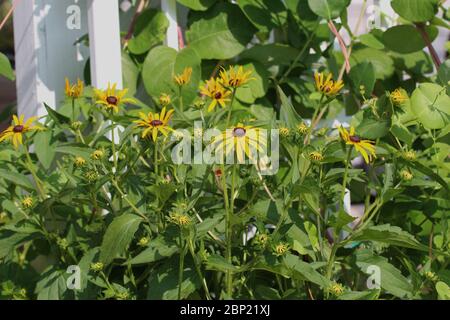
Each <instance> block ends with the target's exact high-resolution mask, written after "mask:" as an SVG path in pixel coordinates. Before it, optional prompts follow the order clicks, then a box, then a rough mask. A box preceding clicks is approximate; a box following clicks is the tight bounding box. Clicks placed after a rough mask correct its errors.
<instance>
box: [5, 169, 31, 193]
mask: <svg viewBox="0 0 450 320" xmlns="http://www.w3.org/2000/svg"><path fill="white" fill-rule="evenodd" d="M0 176H1V177H2V178H3V179H5V180H7V181H9V182H11V183H13V184H16V185H18V186H21V187H23V188H25V189H31V190H32V189H34V186H33V184H32V183H31V181H30V179H28V178H27V177H26V176H24V175H23V174H21V173H18V172H11V171H10V170H6V169H1V168H0Z"/></svg>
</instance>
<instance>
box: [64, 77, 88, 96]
mask: <svg viewBox="0 0 450 320" xmlns="http://www.w3.org/2000/svg"><path fill="white" fill-rule="evenodd" d="M83 89H84V84H83V81H81V80H80V79H78V80H77V83H74V84H72V83H70V82H69V79H68V78H66V87H65V90H64V91H65V94H66V97H67V98H71V99H78V98H79V97H81V96H82V95H83Z"/></svg>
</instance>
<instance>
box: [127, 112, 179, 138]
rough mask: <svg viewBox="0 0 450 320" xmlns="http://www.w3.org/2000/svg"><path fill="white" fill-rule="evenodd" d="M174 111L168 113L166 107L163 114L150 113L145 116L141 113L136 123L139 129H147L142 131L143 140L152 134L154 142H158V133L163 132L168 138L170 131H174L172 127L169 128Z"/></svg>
mask: <svg viewBox="0 0 450 320" xmlns="http://www.w3.org/2000/svg"><path fill="white" fill-rule="evenodd" d="M173 112H174V110H173V109H172V110H169V111H167V112H166V107H164V108H162V110H161V113H155V114H154V113H152V112H149V113H148V115H145V114H144V113H142V112H139V117H140V119H139V120H136V121H134V122H135V123H137V126H138V127H141V128H145V129H144V130H143V131H142V135H141V137H142V138H145V137H147V136H148V135H150V134H151V136H152V139H153V141H155V142H156V138H157V137H158V132H161V133H162V134H163V135H164V136H165V137H167V134H168V131H173V129H172V128H171V127H169V126H168V123H169V121H170V118H172V114H173Z"/></svg>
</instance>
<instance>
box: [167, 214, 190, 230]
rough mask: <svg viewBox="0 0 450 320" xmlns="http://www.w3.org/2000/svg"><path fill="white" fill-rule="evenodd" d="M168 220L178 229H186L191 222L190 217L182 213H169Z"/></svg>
mask: <svg viewBox="0 0 450 320" xmlns="http://www.w3.org/2000/svg"><path fill="white" fill-rule="evenodd" d="M169 220H170V222H172V223H174V224H176V225H178V226H180V227H187V226H188V225H190V224H191V222H192V220H191V217H189V216H188V215H187V214H182V213H171V214H170V216H169Z"/></svg>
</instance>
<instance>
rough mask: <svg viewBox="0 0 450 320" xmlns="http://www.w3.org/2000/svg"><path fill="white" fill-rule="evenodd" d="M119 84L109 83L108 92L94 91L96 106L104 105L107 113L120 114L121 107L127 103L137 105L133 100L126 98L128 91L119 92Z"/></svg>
mask: <svg viewBox="0 0 450 320" xmlns="http://www.w3.org/2000/svg"><path fill="white" fill-rule="evenodd" d="M116 87H117V84H115V83H114V84H113V85H112V86H111V84H110V83H108V88H107V89H106V90H99V89H94V93H95V96H96V101H95V103H96V104H100V105H102V106H103V107H104V108H105V109H106V110H107V111H112V112H119V107H120V106H122V105H123V104H126V103H136V101H135V100H134V99H132V98H125V95H126V94H127V92H128V89H123V90H117V89H116Z"/></svg>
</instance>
